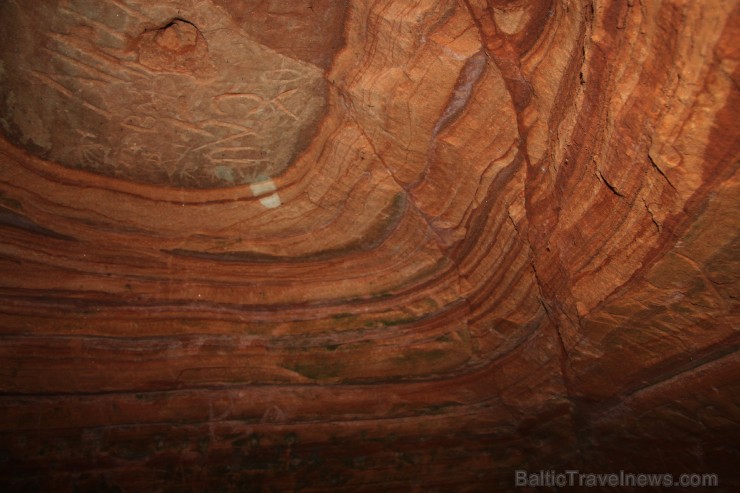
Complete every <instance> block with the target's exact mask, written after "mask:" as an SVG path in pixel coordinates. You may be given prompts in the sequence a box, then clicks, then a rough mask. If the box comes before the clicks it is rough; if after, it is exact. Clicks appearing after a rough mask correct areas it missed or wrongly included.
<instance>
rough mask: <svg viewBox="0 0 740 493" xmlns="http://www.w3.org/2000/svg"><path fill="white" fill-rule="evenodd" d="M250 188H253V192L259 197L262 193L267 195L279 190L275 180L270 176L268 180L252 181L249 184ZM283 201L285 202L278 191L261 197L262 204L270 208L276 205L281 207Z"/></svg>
mask: <svg viewBox="0 0 740 493" xmlns="http://www.w3.org/2000/svg"><path fill="white" fill-rule="evenodd" d="M249 188H250V189H251V190H252V193H253V194H254V196H255V197H259V196H260V195H265V194H267V193H270V192H274V191H275V190H277V187H276V186H275V182H274V181H272V180H271V179H269V178H268V179H266V180H262V181H258V182H256V183H252V184H250V185H249ZM282 203H283V202H282V201H281V200H280V196H279V195H278V194H277V193H273V194H271V195H268V196H267V197H262V198H261V199H260V204H262V205H263V206H265V207H266V208H268V209H275V208H276V207H280V206H281V205H282Z"/></svg>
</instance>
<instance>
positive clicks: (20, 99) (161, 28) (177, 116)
mask: <svg viewBox="0 0 740 493" xmlns="http://www.w3.org/2000/svg"><path fill="white" fill-rule="evenodd" d="M20 4H21V2H15V1H9V2H2V3H1V4H0V38H2V39H3V40H6V41H5V42H3V43H1V44H0V130H2V132H3V133H4V134H5V135H6V136H7V137H8V138H9V139H11V140H12V141H14V142H15V143H16V144H18V145H21V146H23V147H25V148H27V149H28V150H30V151H32V152H34V153H36V154H38V155H40V156H42V157H44V158H46V159H50V160H53V161H56V162H58V163H60V164H63V165H65V166H69V167H74V168H81V169H85V170H88V171H91V172H95V173H100V174H105V175H109V176H114V177H119V178H122V179H127V180H131V181H136V182H141V183H150V184H157V185H171V186H179V187H197V188H207V187H225V186H233V185H238V184H245V183H251V182H254V181H255V180H257V179H258V178H259V179H262V178H264V177H271V176H275V175H276V174H279V173H280V172H282V171H283V170H285V168H286V167H288V166H289V165H290V163H291V162H292V161H293V160H294V159H295V157H296V155H297V154H298V153H299V152H300V151H302V150H303V148H305V146H306V145H307V143H308V142H309V141H310V139H311V137H312V135H313V129H315V128H316V126H317V124H318V121H319V119H320V118H321V116H322V115H323V112H324V109H325V106H326V91H327V88H326V81H325V79H324V77H323V70H322V69H321V68H319V67H316V66H315V65H312V64H310V63H307V62H304V61H302V60H297V59H295V58H291V57H289V56H286V55H283V54H280V53H277V52H276V51H273V50H271V49H269V48H268V47H266V46H264V45H261V44H260V43H258V42H256V41H255V40H253V39H252V38H250V37H249V36H248V35H247V34H246V33H244V32H243V31H241V30H240V28H239V26H238V25H236V24H235V23H234V22H233V21H232V20H231V18H230V17H229V16H228V15H227V14H226V13H225V12H224V11H223V10H222V9H221V8H220V7H217V6H215V5H213V4H212V3H210V2H203V1H199V2H195V1H192V2H188V1H178V2H173V1H165V2H148V1H144V0H138V1H137V0H67V1H60V0H41V1H36V2H23V5H22V7H21V6H20ZM39 19H42V21H41V22H39Z"/></svg>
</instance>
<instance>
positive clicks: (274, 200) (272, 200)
mask: <svg viewBox="0 0 740 493" xmlns="http://www.w3.org/2000/svg"><path fill="white" fill-rule="evenodd" d="M260 204H262V205H264V206H265V207H267V208H268V209H274V208H276V207H280V205H282V202H281V201H280V196H279V195H278V194H276V193H273V194H272V195H269V196H267V197H265V198H263V199H260Z"/></svg>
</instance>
